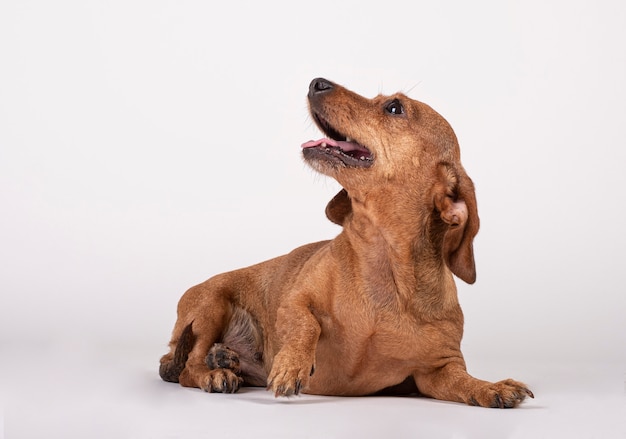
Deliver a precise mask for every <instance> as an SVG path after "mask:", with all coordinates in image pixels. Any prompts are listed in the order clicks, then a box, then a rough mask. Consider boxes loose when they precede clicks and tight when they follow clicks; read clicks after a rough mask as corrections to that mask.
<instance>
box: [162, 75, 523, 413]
mask: <svg viewBox="0 0 626 439" xmlns="http://www.w3.org/2000/svg"><path fill="white" fill-rule="evenodd" d="M309 106H310V110H311V114H312V116H313V118H314V120H315V121H316V123H317V124H318V125H319V126H320V128H321V129H322V130H324V131H326V132H329V133H334V135H338V133H341V136H342V137H349V138H350V139H353V140H354V141H356V142H358V143H359V144H361V145H363V146H365V147H367V149H368V150H369V151H370V152H371V161H369V159H368V162H367V166H361V165H360V164H358V163H355V164H354V165H353V164H351V163H350V162H348V163H346V162H345V161H342V160H340V159H338V158H337V157H336V155H332V154H328V152H329V150H328V149H327V150H326V151H324V148H323V147H322V148H305V149H304V151H303V152H304V158H305V160H306V161H307V163H309V164H310V165H311V166H312V167H313V168H314V169H316V170H317V171H319V172H321V173H323V174H325V175H328V176H331V177H333V178H335V179H336V180H337V181H338V182H339V183H340V184H341V186H342V187H343V189H342V190H341V191H340V192H339V193H338V194H337V195H336V196H335V198H333V200H331V202H330V203H329V204H328V207H327V209H326V214H327V216H328V218H329V219H330V220H331V221H333V222H334V223H336V224H339V225H341V226H342V227H343V229H342V231H341V233H340V234H339V235H338V236H337V237H336V238H335V239H333V240H331V241H323V242H318V243H313V244H308V245H305V246H302V247H299V248H297V249H295V250H293V251H292V252H291V253H289V254H287V255H284V256H280V257H278V258H275V259H271V260H269V261H266V262H263V263H260V264H257V265H253V266H251V267H247V268H243V269H239V270H235V271H232V272H228V273H223V274H219V275H217V276H214V277H212V278H211V279H209V280H207V281H205V282H204V283H202V284H200V285H197V286H195V287H193V288H191V289H189V290H188V291H187V292H186V293H185V294H184V295H183V297H182V298H181V299H180V302H179V304H178V320H177V322H176V325H175V327H174V331H173V336H172V341H171V342H170V349H171V350H170V352H169V353H168V354H166V355H164V356H163V357H162V359H161V373H162V377H163V378H164V379H165V380H167V381H178V382H180V384H181V385H183V386H189V387H199V388H201V389H204V390H206V391H211V392H233V391H236V390H238V389H239V386H240V385H241V384H242V383H243V384H248V385H256V386H259V385H260V386H267V388H268V389H270V390H271V391H272V392H274V393H275V395H276V396H289V395H292V394H297V393H299V392H301V391H302V392H305V393H311V394H320V395H370V394H374V393H377V392H385V390H391V391H396V390H398V389H402V392H409V391H411V390H413V391H418V392H419V393H420V394H422V395H426V396H430V397H433V398H437V399H442V400H448V401H457V402H464V403H467V404H470V405H479V406H483V407H500V408H503V407H514V406H516V405H518V404H519V403H521V402H522V401H523V400H524V399H525V398H526V396H530V397H533V395H532V392H531V391H530V390H528V388H527V386H526V385H525V384H523V383H520V382H517V381H513V380H510V379H508V380H504V381H500V382H497V383H491V382H487V381H482V380H478V379H476V378H473V377H472V376H470V375H469V374H468V373H467V371H466V367H465V361H464V359H463V355H462V354H461V350H460V344H461V338H462V334H463V314H462V312H461V308H460V306H459V302H458V298H457V291H456V286H455V283H454V279H453V274H454V275H456V276H457V277H459V278H460V279H462V280H464V281H466V282H468V283H473V282H474V281H475V277H476V271H475V265H474V255H473V248H472V245H473V239H474V236H475V235H476V233H477V232H478V227H479V221H478V214H477V208H476V199H475V195H474V186H473V184H472V181H471V180H470V178H469V177H468V176H467V174H466V172H465V170H464V169H463V166H462V165H461V161H460V152H459V147H458V143H457V139H456V136H455V134H454V132H453V130H452V128H451V127H450V125H449V124H448V123H447V122H446V121H445V120H444V119H443V118H442V117H441V116H440V115H439V114H438V113H437V112H435V111H434V110H433V109H431V108H430V107H429V106H427V105H425V104H423V103H421V102H418V101H415V100H412V99H409V98H408V97H406V96H405V95H402V94H395V95H393V96H378V97H375V98H374V99H366V98H364V97H362V96H359V95H357V94H355V93H353V92H351V91H349V90H347V89H345V88H343V87H341V86H339V85H337V84H334V83H332V82H330V81H327V80H325V79H321V78H318V79H315V80H313V82H312V83H311V86H310V91H309ZM393 107H395V109H394V108H393ZM330 135H331V134H329V136H330ZM323 146H325V145H323ZM216 344H217V345H216ZM209 353H211V355H210V356H209ZM208 356H209V361H207V357H208ZM237 356H239V358H236V357H237ZM217 358H219V359H222V360H223V364H225V365H226V366H222V367H218V366H216V364H220V363H219V362H218V361H217V360H216V359H217ZM228 364H236V367H229V366H228ZM176 374H178V376H173V375H176Z"/></svg>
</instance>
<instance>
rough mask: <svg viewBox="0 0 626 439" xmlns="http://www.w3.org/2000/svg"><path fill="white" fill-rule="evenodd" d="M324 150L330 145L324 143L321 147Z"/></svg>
mask: <svg viewBox="0 0 626 439" xmlns="http://www.w3.org/2000/svg"><path fill="white" fill-rule="evenodd" d="M320 146H321V147H322V148H326V147H327V146H328V144H327V143H326V142H322V144H321V145H320Z"/></svg>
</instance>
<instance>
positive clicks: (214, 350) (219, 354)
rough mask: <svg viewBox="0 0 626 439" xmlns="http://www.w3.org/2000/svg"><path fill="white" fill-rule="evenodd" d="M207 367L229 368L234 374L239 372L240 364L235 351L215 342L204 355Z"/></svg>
mask: <svg viewBox="0 0 626 439" xmlns="http://www.w3.org/2000/svg"><path fill="white" fill-rule="evenodd" d="M206 365H207V366H208V367H209V369H230V370H232V371H233V372H234V373H235V374H236V375H240V374H241V364H240V361H239V355H237V352H235V351H233V350H232V349H230V348H228V347H227V346H225V345H224V344H222V343H215V344H214V345H213V346H212V347H211V349H210V350H209V353H208V355H207V356H206Z"/></svg>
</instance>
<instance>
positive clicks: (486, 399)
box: [467, 379, 535, 409]
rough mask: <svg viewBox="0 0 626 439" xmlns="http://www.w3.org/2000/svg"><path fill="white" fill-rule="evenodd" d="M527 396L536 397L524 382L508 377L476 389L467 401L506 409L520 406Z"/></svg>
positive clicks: (482, 405)
mask: <svg viewBox="0 0 626 439" xmlns="http://www.w3.org/2000/svg"><path fill="white" fill-rule="evenodd" d="M527 396H530V397H531V398H534V397H535V395H533V392H531V391H530V389H528V387H527V386H526V385H525V384H524V383H520V382H518V381H514V380H511V379H508V380H503V381H499V382H497V383H488V384H486V385H483V386H481V387H479V388H477V389H475V390H474V392H472V396H471V397H470V398H469V400H468V401H467V403H468V404H469V405H477V406H481V407H491V408H501V409H504V408H512V407H516V406H518V405H519V404H520V403H521V402H522V401H524V400H525V399H526V397H527Z"/></svg>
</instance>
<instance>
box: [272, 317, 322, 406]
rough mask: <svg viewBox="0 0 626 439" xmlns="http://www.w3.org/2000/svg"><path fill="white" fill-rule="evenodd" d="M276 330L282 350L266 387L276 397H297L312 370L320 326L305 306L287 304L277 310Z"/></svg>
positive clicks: (277, 356) (275, 359)
mask: <svg viewBox="0 0 626 439" xmlns="http://www.w3.org/2000/svg"><path fill="white" fill-rule="evenodd" d="M276 328H278V330H279V333H278V335H279V337H280V340H281V346H282V347H281V349H280V351H279V352H278V354H277V355H276V357H275V358H274V361H273V365H272V369H271V372H270V374H269V377H268V380H267V388H268V390H272V391H273V392H274V395H275V396H290V395H294V394H295V395H297V394H298V393H300V390H302V389H303V388H306V386H307V385H308V383H309V379H310V377H311V375H313V372H314V371H315V349H316V347H317V341H318V339H319V336H320V333H321V327H320V324H319V322H318V321H317V319H316V318H315V317H314V316H313V314H311V312H310V310H309V307H308V306H306V305H305V306H294V305H291V306H289V305H288V306H283V307H281V308H279V309H278V313H277V319H276Z"/></svg>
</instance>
